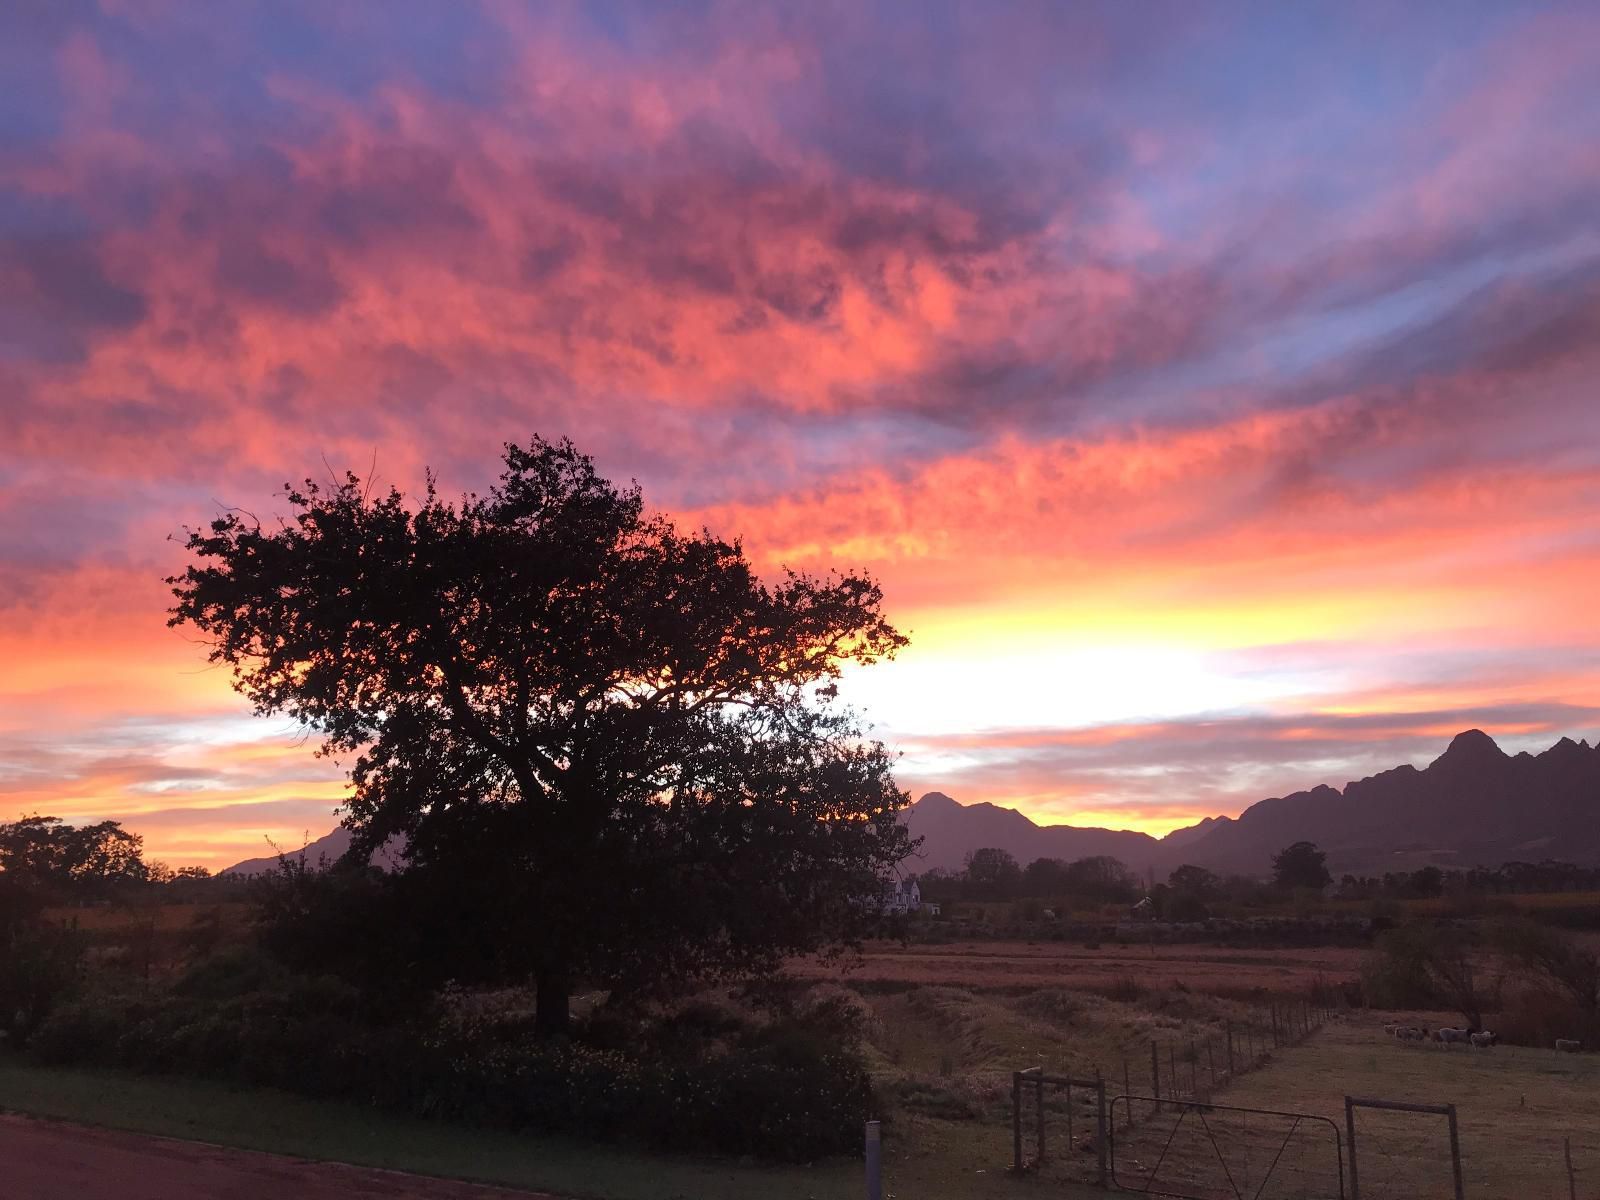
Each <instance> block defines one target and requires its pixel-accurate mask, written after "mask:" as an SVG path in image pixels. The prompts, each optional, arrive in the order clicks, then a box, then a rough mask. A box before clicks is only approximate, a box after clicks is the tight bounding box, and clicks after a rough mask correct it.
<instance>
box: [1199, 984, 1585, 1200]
mask: <svg viewBox="0 0 1600 1200" xmlns="http://www.w3.org/2000/svg"><path fill="white" fill-rule="evenodd" d="M1401 1015H1402V1016H1403V1017H1404V1018H1406V1019H1410V1018H1412V1017H1416V1016H1418V1014H1401ZM1391 1019H1393V1018H1392V1017H1388V1016H1385V1015H1384V1014H1381V1013H1357V1014H1352V1015H1349V1016H1346V1017H1343V1018H1341V1019H1339V1020H1337V1021H1335V1022H1333V1023H1331V1024H1330V1025H1328V1026H1327V1027H1326V1028H1324V1029H1323V1030H1322V1031H1321V1032H1319V1033H1317V1034H1315V1035H1314V1036H1313V1037H1312V1038H1311V1039H1310V1040H1309V1041H1307V1042H1306V1043H1305V1044H1304V1045H1301V1046H1297V1047H1295V1048H1293V1049H1291V1050H1286V1051H1284V1052H1282V1053H1281V1054H1280V1055H1279V1056H1278V1057H1277V1058H1276V1059H1275V1060H1274V1061H1273V1062H1272V1063H1271V1064H1269V1065H1268V1066H1266V1067H1265V1068H1264V1069H1262V1070H1261V1071H1259V1072H1256V1073H1254V1074H1251V1075H1246V1076H1243V1077H1241V1078H1240V1079H1239V1080H1238V1082H1237V1083H1235V1084H1234V1085H1233V1086H1232V1087H1230V1088H1228V1089H1227V1091H1226V1092H1225V1093H1224V1094H1223V1096H1221V1097H1219V1100H1220V1102H1221V1103H1224V1104H1235V1105H1244V1106H1251V1107H1261V1108H1277V1109H1290V1110H1293V1111H1296V1112H1308V1113H1316V1114H1320V1115H1323V1116H1326V1117H1329V1118H1330V1119H1333V1120H1334V1121H1335V1122H1336V1123H1337V1124H1338V1125H1339V1127H1340V1128H1341V1129H1342V1128H1343V1127H1344V1097H1345V1096H1346V1095H1347V1094H1348V1095H1353V1096H1364V1097H1378V1098H1381V1099H1387V1100H1405V1101H1411V1102H1415V1103H1424V1104H1454V1105H1455V1106H1456V1112H1457V1120H1458V1122H1459V1124H1460V1137H1461V1151H1462V1163H1463V1174H1464V1178H1465V1184H1466V1193H1467V1195H1468V1196H1472V1197H1497V1198H1504V1200H1522V1198H1524V1197H1525V1198H1527V1200H1543V1198H1544V1197H1562V1198H1564V1197H1566V1196H1567V1195H1568V1194H1569V1193H1568V1187H1567V1175H1566V1167H1565V1163H1564V1147H1563V1138H1564V1137H1570V1139H1571V1148H1572V1157H1573V1165H1574V1168H1575V1173H1576V1176H1577V1194H1578V1195H1579V1196H1595V1195H1600V1057H1597V1056H1595V1055H1592V1054H1582V1055H1573V1054H1557V1053H1556V1052H1555V1051H1554V1050H1553V1049H1550V1050H1545V1049H1540V1048H1535V1047H1528V1046H1496V1047H1494V1048H1493V1049H1491V1050H1488V1051H1474V1050H1472V1049H1470V1048H1468V1047H1463V1046H1454V1047H1442V1046H1437V1045H1431V1044H1422V1043H1409V1044H1402V1043H1398V1042H1395V1041H1393V1040H1392V1039H1390V1038H1389V1037H1388V1036H1386V1035H1385V1034H1384V1032H1383V1029H1382V1025H1383V1023H1384V1022H1385V1021H1386V1020H1391ZM1457 1021H1458V1018H1456V1017H1455V1016H1454V1014H1448V1013H1437V1014H1426V1015H1425V1020H1424V1021H1423V1023H1424V1024H1426V1025H1427V1026H1429V1027H1437V1026H1439V1025H1451V1024H1456V1023H1457ZM1356 1138H1357V1142H1358V1148H1359V1150H1360V1169H1361V1194H1362V1196H1363V1197H1364V1198H1366V1200H1376V1198H1382V1197H1402V1196H1404V1197H1418V1198H1419V1200H1420V1198H1426V1197H1431V1196H1436V1195H1438V1196H1448V1195H1450V1194H1451V1191H1450V1160H1449V1142H1448V1137H1447V1134H1446V1122H1445V1119H1444V1118H1443V1117H1436V1116H1425V1115H1414V1114H1405V1113H1385V1112H1376V1111H1370V1110H1357V1122H1356Z"/></svg>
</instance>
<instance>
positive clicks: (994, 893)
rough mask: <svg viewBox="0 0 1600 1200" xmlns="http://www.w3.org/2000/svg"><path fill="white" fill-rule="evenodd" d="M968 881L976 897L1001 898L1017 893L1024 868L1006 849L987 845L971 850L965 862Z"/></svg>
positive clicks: (980, 898)
mask: <svg viewBox="0 0 1600 1200" xmlns="http://www.w3.org/2000/svg"><path fill="white" fill-rule="evenodd" d="M963 866H964V868H965V872H964V873H965V876H966V882H967V884H968V885H969V888H970V890H971V892H972V895H973V897H974V898H976V899H979V900H1000V899H1003V898H1005V897H1007V896H1012V895H1015V894H1016V891H1017V885H1018V884H1020V883H1021V882H1022V868H1021V867H1019V866H1017V860H1016V859H1015V858H1013V857H1012V856H1011V855H1010V854H1009V853H1008V852H1006V851H1004V850H998V849H995V848H994V847H992V846H985V847H983V848H981V849H978V850H973V851H970V852H969V853H968V854H967V856H966V860H965V862H964V863H963Z"/></svg>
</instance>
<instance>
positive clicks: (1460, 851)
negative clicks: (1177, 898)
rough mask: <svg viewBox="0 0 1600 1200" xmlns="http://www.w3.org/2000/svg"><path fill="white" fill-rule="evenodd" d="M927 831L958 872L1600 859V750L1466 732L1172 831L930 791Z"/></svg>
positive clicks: (930, 847) (930, 852)
mask: <svg viewBox="0 0 1600 1200" xmlns="http://www.w3.org/2000/svg"><path fill="white" fill-rule="evenodd" d="M905 822H906V825H907V827H908V828H909V829H910V830H911V832H912V833H913V834H914V835H918V836H921V837H922V838H923V844H922V847H921V851H920V856H919V858H918V859H917V860H916V866H917V867H919V868H920V869H922V870H930V869H932V868H935V867H944V868H948V869H958V868H959V867H960V866H961V863H962V860H963V859H964V858H965V857H966V855H967V854H968V853H969V852H970V851H972V850H976V849H978V848H980V847H983V846H995V847H998V848H1000V849H1002V850H1006V851H1007V852H1009V853H1010V854H1011V855H1012V856H1013V857H1015V858H1016V859H1017V861H1019V862H1021V863H1024V864H1026V863H1028V862H1030V861H1032V860H1033V859H1035V858H1064V859H1069V860H1070V859H1074V858H1083V857H1085V856H1087V855H1092V854H1109V855H1111V856H1113V857H1115V858H1120V859H1121V860H1122V861H1123V862H1125V863H1127V864H1128V866H1130V867H1132V868H1134V869H1135V870H1137V871H1139V872H1140V873H1145V872H1154V873H1155V874H1157V875H1158V876H1159V875H1164V874H1166V873H1167V872H1169V871H1171V870H1172V868H1174V867H1177V866H1180V865H1182V864H1184V863H1193V864H1195V865H1196V866H1201V867H1207V868H1209V869H1210V870H1213V871H1218V872H1223V873H1230V874H1231V873H1239V874H1246V875H1261V874H1265V873H1266V872H1267V871H1268V870H1269V869H1270V867H1271V863H1272V856H1273V855H1274V854H1276V853H1277V852H1278V851H1279V850H1281V849H1283V848H1284V847H1285V846H1287V845H1289V844H1290V843H1292V842H1297V841H1302V840H1303V841H1310V842H1315V843H1316V844H1317V845H1318V846H1319V847H1320V848H1322V849H1323V850H1325V851H1327V853H1328V867H1329V869H1330V870H1331V871H1333V873H1334V874H1335V875H1338V874H1341V873H1343V872H1354V873H1357V874H1366V873H1381V872H1384V871H1395V870H1414V869H1416V868H1417V867H1419V866H1424V865H1427V864H1430V863H1431V864H1435V865H1438V866H1441V867H1451V866H1460V867H1471V866H1476V865H1479V864H1483V865H1487V866H1497V865H1499V864H1500V863H1503V862H1510V861H1515V860H1519V859H1521V860H1529V861H1538V860H1540V859H1546V858H1558V859H1562V860H1564V861H1567V862H1574V863H1579V864H1582V865H1592V864H1595V863H1600V746H1590V745H1589V744H1588V743H1587V742H1574V741H1573V740H1572V739H1570V738H1562V739H1561V740H1560V741H1559V742H1557V743H1556V744H1555V745H1554V746H1552V747H1550V749H1548V750H1546V751H1544V752H1543V753H1542V754H1538V755H1533V754H1529V753H1527V752H1526V751H1524V752H1522V753H1519V754H1507V753H1506V752H1505V751H1503V750H1502V749H1500V747H1499V746H1498V745H1496V744H1495V741H1494V739H1493V738H1491V737H1490V736H1489V735H1488V734H1486V733H1484V732H1483V731H1482V730H1479V729H1469V730H1467V731H1466V732H1465V733H1460V734H1457V735H1456V737H1455V738H1454V739H1453V740H1452V741H1451V743H1450V745H1449V747H1448V748H1447V749H1446V750H1445V752H1444V753H1443V754H1441V755H1440V756H1439V757H1438V758H1436V759H1434V761H1433V762H1431V763H1429V764H1428V765H1427V766H1426V767H1424V768H1422V769H1421V770H1418V769H1417V768H1415V767H1412V766H1401V767H1395V768H1394V769H1393V770H1389V771H1384V772H1381V773H1380V774H1377V775H1373V776H1371V777H1369V778H1367V779H1362V780H1358V781H1356V782H1354V783H1347V784H1346V785H1345V786H1344V788H1343V789H1340V788H1334V787H1329V786H1327V785H1326V784H1324V785H1321V786H1318V787H1314V788H1312V789H1310V790H1309V791H1303V792H1295V793H1293V794H1292V795H1288V796H1278V797H1274V798H1272V799H1269V800H1262V801H1259V802H1258V803H1256V804H1252V805H1251V806H1250V807H1249V808H1247V809H1245V810H1244V812H1242V813H1240V814H1239V816H1237V817H1207V818H1206V819H1205V820H1203V821H1200V822H1199V823H1198V824H1195V825H1190V826H1187V827H1185V828H1182V829H1176V830H1174V831H1172V832H1171V833H1169V834H1167V835H1166V836H1165V837H1163V838H1153V837H1150V836H1149V835H1147V834H1142V833H1132V832H1126V831H1118V830H1110V829H1084V828H1077V827H1074V826H1070V825H1042V826H1041V825H1036V824H1034V822H1032V821H1031V820H1029V819H1028V818H1027V817H1026V816H1024V815H1023V814H1022V813H1019V812H1017V811H1015V810H1014V809H1009V808H1000V807H997V806H995V805H993V804H971V805H962V804H958V803H957V802H956V801H954V800H952V799H951V798H950V797H949V796H946V795H945V794H944V793H942V792H929V793H928V794H927V795H925V796H923V797H922V798H921V799H920V800H918V801H917V802H916V803H915V804H913V805H911V807H910V808H909V809H908V810H907V811H906V816H905Z"/></svg>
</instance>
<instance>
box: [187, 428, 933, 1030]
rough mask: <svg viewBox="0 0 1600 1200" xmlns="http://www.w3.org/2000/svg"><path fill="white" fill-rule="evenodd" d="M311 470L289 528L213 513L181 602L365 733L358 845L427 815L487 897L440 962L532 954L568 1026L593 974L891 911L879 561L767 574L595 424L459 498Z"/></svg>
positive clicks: (227, 647)
mask: <svg viewBox="0 0 1600 1200" xmlns="http://www.w3.org/2000/svg"><path fill="white" fill-rule="evenodd" d="M287 490H288V501H289V504H290V506H291V507H292V509H293V516H292V517H291V518H290V519H288V520H285V521H282V522H280V523H279V524H278V525H277V526H276V527H264V526H262V525H261V524H260V523H258V522H257V521H255V520H254V519H250V518H246V517H244V516H242V515H240V514H237V513H230V514H229V515H226V516H223V517H220V518H218V519H217V520H215V521H213V522H212V523H211V525H210V526H209V528H207V529H204V530H197V531H192V532H191V533H190V535H189V538H188V548H189V550H190V551H191V553H192V554H193V555H194V556H195V557H196V559H198V562H197V563H196V564H194V565H191V566H190V567H189V568H188V570H187V571H186V572H185V573H184V574H183V575H182V576H180V577H176V578H174V579H171V580H169V581H168V582H169V583H171V584H172V586H173V592H174V595H175V596H176V598H177V603H176V605H175V607H174V608H173V610H172V624H174V625H180V624H186V625H192V626H194V627H196V628H197V629H199V630H200V631H202V632H203V633H205V634H206V635H209V637H210V638H211V639H212V642H211V646H212V649H211V659H212V661H213V662H217V663H225V664H227V665H228V666H229V667H231V668H232V669H233V672H234V684H235V687H237V688H238V689H239V690H240V691H241V692H243V693H244V694H245V695H246V696H248V697H249V698H250V699H251V700H252V701H253V702H254V703H255V706H256V709H257V711H258V712H261V713H279V712H283V713H287V714H289V715H290V716H292V717H294V718H296V719H297V720H299V721H300V722H302V723H303V724H304V725H306V726H308V727H310V728H311V729H313V730H315V731H317V732H318V733H319V734H320V735H321V739H322V747H323V750H324V752H327V753H335V754H339V753H342V754H349V755H353V756H354V764H353V767H352V769H351V779H352V782H353V784H354V794H353V796H352V798H351V799H350V801H349V803H348V806H347V808H346V815H345V823H346V825H347V826H349V828H350V829H351V830H352V832H353V833H354V835H355V836H354V839H353V845H352V848H351V851H350V856H351V857H354V858H362V857H364V856H366V855H368V854H369V853H370V852H371V851H372V850H373V849H375V848H376V847H377V846H379V845H382V844H383V843H384V842H385V841H386V840H387V839H390V838H392V837H395V836H396V835H400V836H403V837H404V839H405V844H406V850H405V854H406V858H407V868H406V871H405V872H403V874H406V875H411V874H412V873H413V872H416V873H418V876H419V878H426V879H427V880H428V882H429V888H430V889H431V891H432V892H433V893H435V894H437V895H439V896H440V897H441V901H440V904H441V907H443V908H448V909H449V910H450V911H451V912H452V914H453V915H455V916H457V917H459V918H460V919H461V920H463V921H466V920H470V921H472V922H475V923H476V924H475V925H474V926H472V927H471V928H468V929H458V933H460V934H461V938H460V940H461V942H462V943H463V944H462V945H460V946H457V945H456V943H455V941H454V940H452V939H451V938H449V937H445V938H444V939H442V941H441V943H440V944H438V945H434V946H432V947H431V949H430V954H429V959H428V961H426V962H424V963H420V964H418V967H417V970H419V971H430V970H431V971H432V972H434V973H435V974H439V975H440V976H441V977H455V978H460V979H462V980H463V981H467V980H468V979H470V978H491V977H492V978H507V977H515V976H517V975H519V974H522V975H526V974H531V975H532V976H533V978H534V980H535V982H536V986H537V993H538V999H537V1010H538V1018H537V1019H538V1023H539V1025H540V1026H541V1028H543V1029H545V1030H547V1031H558V1030H561V1029H563V1028H565V1026H566V1023H567V1006H568V996H569V994H570V991H571V988H572V986H573V981H574V978H575V976H576V975H578V974H586V975H589V976H592V977H594V978H596V979H600V980H604V981H605V982H607V983H608V984H611V985H613V986H615V987H618V988H622V989H626V988H629V987H646V986H649V985H651V984H653V983H656V982H659V981H661V980H665V979H675V978H680V977H686V976H700V975H715V974H722V973H727V972H738V971H752V970H758V969H764V968H769V967H772V966H774V965H775V964H776V963H777V962H778V961H779V960H780V959H781V958H782V957H783V956H784V955H787V954H791V953H797V952H803V951H810V950H813V949H816V948H819V947H825V946H833V945H838V944H840V943H841V942H847V941H849V940H851V939H853V938H855V937H857V936H859V935H860V934H861V933H862V932H863V931H864V930H865V929H866V928H868V924H869V922H870V921H871V920H873V919H875V914H873V913H872V912H871V911H870V908H871V906H870V905H863V904H862V903H861V902H860V900H861V898H862V897H863V896H870V895H873V894H875V892H876V890H877V886H878V885H877V880H878V878H879V877H880V876H882V875H883V874H885V873H887V872H888V870H889V869H890V868H891V867H892V866H893V865H894V864H896V863H898V862H899V861H901V860H902V859H903V858H904V857H905V856H906V854H907V853H908V852H909V850H910V848H911V844H910V839H909V837H908V835H907V834H906V832H905V830H904V828H903V827H902V826H901V825H900V824H899V823H898V821H897V819H896V818H897V814H898V812H899V810H900V809H901V808H902V807H903V806H904V805H905V804H906V803H907V802H908V797H906V795H905V794H904V793H902V792H901V791H899V789H898V788H896V786H895V784H894V781H893V778H892V775H891V772H890V765H891V764H890V756H889V754H888V753H887V752H886V751H885V750H884V748H883V746H882V745H881V744H879V743H877V742H874V741H870V740H867V739H865V738H864V737H863V736H862V735H861V730H860V727H859V725H858V722H857V721H856V719H855V717H854V715H853V714H852V713H850V712H849V711H848V710H847V709H844V708H842V707H841V706H840V705H839V703H838V701H837V699H836V689H835V686H834V683H833V681H834V680H835V679H836V678H837V676H838V673H839V668H840V666H841V664H843V663H846V662H857V663H870V662H873V661H875V660H877V659H880V658H883V657H887V656H891V655H893V653H894V652H895V651H896V650H897V649H898V648H899V647H901V646H902V645H904V644H905V639H904V638H903V637H902V636H901V635H900V634H899V633H898V632H897V631H896V630H895V629H894V628H893V626H891V625H890V624H889V623H888V621H887V620H885V618H884V617H883V615H882V612H881V603H882V596H881V593H880V591H879V588H878V587H877V585H876V584H875V583H874V582H873V581H872V580H870V579H868V578H865V577H862V576H857V575H840V574H831V575H829V576H827V577H825V578H814V577H811V576H806V575H797V574H793V573H790V574H787V575H785V576H784V577H783V579H781V580H780V581H779V582H777V583H776V584H774V585H768V584H766V583H763V582H762V581H761V580H759V579H758V578H757V577H756V575H755V573H754V571H753V569H752V567H751V565H750V563H749V561H748V560H747V559H746V557H745V555H744V552H743V550H742V548H741V547H740V545H739V544H738V543H736V542H735V543H729V542H726V541H723V540H720V539H718V538H716V537H713V536H712V535H711V534H709V533H704V532H702V533H698V534H692V535H691V534H684V533H680V532H679V531H678V530H677V529H676V528H675V527H674V526H673V525H672V524H671V523H670V522H669V521H668V520H666V519H665V518H664V517H661V516H658V515H652V514H648V513H647V512H646V511H645V509H644V506H643V502H642V500H641V498H640V494H639V491H638V488H637V487H636V486H634V487H630V488H627V489H618V488H616V487H614V486H613V485H612V484H611V483H609V482H608V481H607V480H605V479H604V478H602V477H601V476H600V475H599V474H598V473H597V472H596V471H595V469H594V464H593V462H592V461H591V460H590V459H589V458H587V457H586V456H584V455H582V454H580V453H578V451H577V450H576V449H574V448H573V446H572V445H571V444H570V443H568V442H561V443H550V442H546V441H544V440H543V439H539V438H535V439H534V440H533V442H532V443H531V444H530V445H529V446H527V447H526V448H523V447H518V446H508V447H507V448H506V453H505V470H504V473H503V474H502V475H501V477H500V480H499V483H498V484H497V485H496V486H495V487H494V488H493V489H491V491H490V492H489V494H488V495H487V496H477V495H469V496H465V497H463V498H461V499H460V500H459V501H458V502H454V503H451V502H446V501H444V500H441V499H440V498H439V496H438V494H437V491H436V489H435V487H434V484H433V481H432V479H431V477H430V479H429V483H428V487H427V491H426V494H425V495H423V496H422V497H420V499H419V500H418V501H417V502H415V503H411V502H408V501H407V499H406V498H405V497H403V496H402V495H401V494H400V493H399V492H398V491H395V490H390V491H389V492H388V493H387V494H385V495H378V496H373V495H370V494H369V491H368V488H367V486H366V485H364V484H363V483H362V481H361V480H359V479H357V478H356V477H355V476H354V475H348V476H346V478H345V480H344V481H343V482H342V483H337V484H335V485H333V486H331V487H329V488H327V489H323V488H322V487H320V486H319V485H318V484H316V483H313V482H311V481H307V482H306V483H305V484H304V485H303V486H302V487H299V488H289V489H287ZM374 936H381V935H379V934H377V933H376V932H375V933H374Z"/></svg>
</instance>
